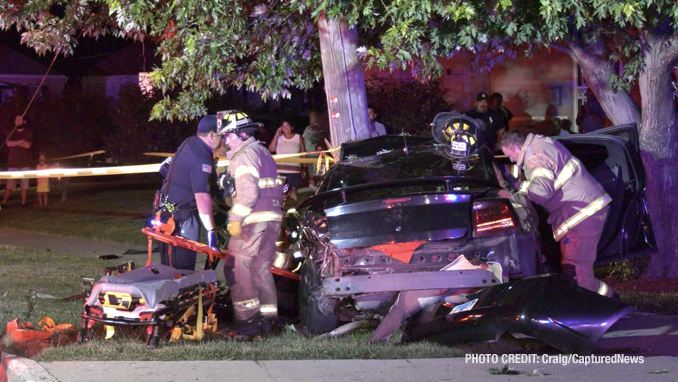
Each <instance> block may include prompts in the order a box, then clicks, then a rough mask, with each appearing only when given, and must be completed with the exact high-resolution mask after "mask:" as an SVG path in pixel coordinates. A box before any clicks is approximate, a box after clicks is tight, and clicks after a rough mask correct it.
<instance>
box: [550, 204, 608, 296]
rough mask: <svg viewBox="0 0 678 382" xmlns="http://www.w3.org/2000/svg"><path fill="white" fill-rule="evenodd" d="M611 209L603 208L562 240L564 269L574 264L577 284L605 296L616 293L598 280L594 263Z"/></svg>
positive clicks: (561, 249) (561, 248)
mask: <svg viewBox="0 0 678 382" xmlns="http://www.w3.org/2000/svg"><path fill="white" fill-rule="evenodd" d="M609 210H610V207H609V206H608V207H605V208H603V209H602V210H600V211H598V212H596V213H595V214H593V215H591V216H590V217H588V218H587V219H586V220H584V221H582V222H581V223H580V224H578V225H577V226H576V227H574V228H573V229H571V230H570V231H569V232H568V233H567V234H565V237H564V238H563V239H562V240H561V241H560V252H561V254H562V257H561V260H560V262H561V264H562V265H563V269H564V270H565V269H566V266H567V265H570V266H574V271H575V272H574V273H575V280H576V281H577V285H579V286H580V287H582V288H586V289H588V290H590V291H593V292H596V293H599V294H601V295H603V296H607V297H612V295H613V293H614V292H613V290H612V288H610V287H609V286H608V285H607V284H605V283H604V282H602V281H600V280H598V279H597V278H596V277H595V275H594V273H593V263H594V262H595V261H596V256H597V255H598V243H599V242H600V236H601V235H602V234H603V228H604V226H605V221H606V219H607V214H608V212H609ZM564 273H565V274H566V276H568V277H571V275H568V274H567V272H565V271H564Z"/></svg>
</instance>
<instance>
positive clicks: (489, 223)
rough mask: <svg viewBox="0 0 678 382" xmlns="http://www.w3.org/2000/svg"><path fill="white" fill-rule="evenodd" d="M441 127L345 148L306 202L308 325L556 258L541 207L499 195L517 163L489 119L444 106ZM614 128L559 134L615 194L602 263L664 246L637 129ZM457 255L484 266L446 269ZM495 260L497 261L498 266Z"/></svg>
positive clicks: (304, 310)
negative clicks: (486, 138) (501, 152)
mask: <svg viewBox="0 0 678 382" xmlns="http://www.w3.org/2000/svg"><path fill="white" fill-rule="evenodd" d="M432 132H433V136H434V138H435V139H434V138H422V137H409V136H382V137H377V138H372V139H366V140H362V141H357V142H352V143H347V144H344V145H342V149H341V154H340V157H341V160H340V161H339V162H338V163H337V164H336V165H335V166H334V167H332V168H331V169H330V170H329V171H328V172H327V174H326V175H325V177H324V178H323V181H322V183H321V185H320V187H319V189H318V191H317V192H316V194H315V195H314V196H312V197H311V198H309V199H307V200H306V201H305V202H304V203H302V204H301V205H300V206H299V207H298V208H297V214H298V217H299V232H300V235H301V240H299V241H298V242H297V243H295V244H294V246H295V247H296V250H298V251H299V252H300V253H301V254H303V256H304V257H305V261H304V262H303V265H302V268H301V280H300V286H299V303H300V315H301V321H302V323H303V324H304V326H305V327H306V329H307V330H308V331H309V332H311V333H313V334H320V333H325V332H329V331H331V330H333V329H335V328H337V327H338V326H339V325H340V323H341V322H345V321H352V320H360V319H363V318H365V317H374V315H375V314H376V315H377V316H378V315H383V314H385V313H386V312H387V311H388V308H389V307H390V306H391V304H392V303H393V301H394V297H395V296H396V295H397V293H398V292H400V291H406V290H407V291H412V290H447V291H455V290H458V291H479V290H482V289H483V288H488V287H494V286H500V285H504V286H506V285H507V284H506V283H510V282H512V281H513V280H520V279H525V278H531V277H533V276H536V275H539V274H542V273H544V272H545V271H546V270H547V269H545V268H544V267H545V264H548V261H547V260H548V259H549V258H556V259H558V258H559V256H560V255H559V253H557V251H558V248H557V246H555V245H553V244H554V242H553V238H552V237H550V238H549V237H547V236H548V235H546V234H543V232H546V233H549V232H550V229H549V228H548V227H547V226H546V227H545V226H544V224H545V223H542V224H541V226H540V219H539V214H540V211H539V210H538V209H536V208H535V206H533V205H532V203H531V202H530V201H529V200H528V199H526V198H524V197H522V198H521V197H520V196H519V195H520V194H519V195H518V196H517V197H514V198H512V199H511V200H509V199H506V198H501V197H499V196H498V192H499V190H501V189H502V188H503V187H506V182H505V180H504V178H503V177H502V175H501V173H502V171H503V170H504V168H505V166H504V165H505V164H509V163H508V161H507V159H506V158H501V157H499V158H495V156H494V154H493V153H492V152H491V151H490V150H489V149H487V148H485V147H483V145H482V134H483V131H482V125H479V124H478V122H477V121H476V120H473V119H470V118H468V117H465V116H461V115H460V114H458V113H442V114H441V115H439V116H438V117H436V120H435V121H434V123H433V124H432ZM605 133H607V134H585V135H573V136H571V137H569V138H567V139H563V140H562V141H561V142H562V143H563V144H565V146H566V147H567V148H568V149H569V150H570V151H571V152H572V153H573V154H574V155H576V156H577V157H578V158H579V159H580V160H581V161H582V163H583V164H584V165H585V166H586V167H587V169H589V171H590V172H591V173H592V174H593V175H594V176H595V177H596V178H597V179H598V180H599V181H600V182H601V184H602V185H603V187H604V188H605V189H606V191H607V192H608V193H609V194H610V195H611V196H612V198H613V207H612V211H614V213H611V214H610V217H609V218H608V223H607V225H606V229H605V232H604V234H603V238H602V239H601V241H600V246H599V257H598V258H599V261H601V262H609V261H615V260H618V259H622V258H625V257H628V256H631V255H633V254H638V253H643V252H644V251H647V250H652V249H654V247H655V245H654V238H653V236H652V230H651V227H650V224H649V218H648V214H647V209H646V207H645V200H644V189H645V175H644V171H643V168H642V165H641V162H640V157H639V155H638V143H637V138H636V137H637V133H636V131H635V128H634V126H626V127H620V128H610V129H605ZM477 140H479V141H480V142H478V141H477ZM540 232H542V234H540ZM460 257H463V258H465V259H466V260H468V261H469V262H470V263H472V264H474V265H479V266H480V267H479V268H474V269H469V270H454V271H448V272H438V271H440V270H443V269H445V268H446V267H447V266H449V265H450V264H452V263H453V262H455V261H456V260H458V259H459V258H460ZM488 263H494V264H499V265H500V266H501V272H500V274H497V272H496V271H495V272H492V271H491V270H490V269H489V268H488V267H486V266H485V265H486V264H488ZM555 263H557V260H555ZM504 289H506V288H504ZM508 289H509V290H510V289H511V288H508ZM509 293H510V291H509ZM491 296H494V294H491ZM514 300H515V299H514ZM486 302H487V301H486ZM487 303H488V304H490V303H491V302H487ZM479 306H482V304H480V305H479ZM448 313H449V312H448ZM448 313H446V315H448ZM441 330H443V329H441ZM415 332H416V331H411V330H410V331H409V336H410V338H416V337H417V335H416V333H415ZM429 334H430V333H429ZM421 336H423V335H420V337H421Z"/></svg>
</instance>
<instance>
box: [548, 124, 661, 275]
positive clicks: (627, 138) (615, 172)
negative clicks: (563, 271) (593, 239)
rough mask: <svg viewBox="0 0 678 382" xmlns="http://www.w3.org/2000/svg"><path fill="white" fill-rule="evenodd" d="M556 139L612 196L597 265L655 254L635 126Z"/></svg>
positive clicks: (643, 171)
mask: <svg viewBox="0 0 678 382" xmlns="http://www.w3.org/2000/svg"><path fill="white" fill-rule="evenodd" d="M553 138H555V139H557V140H558V141H559V142H560V143H562V144H563V145H564V146H565V147H566V148H567V149H568V150H569V151H570V152H571V153H572V154H573V155H574V156H576V157H577V158H579V160H580V161H581V162H582V163H583V164H584V166H585V167H586V169H587V170H588V171H589V172H590V173H591V175H593V177H594V178H596V179H597V180H598V182H600V184H601V185H602V186H603V188H605V191H607V193H608V194H609V195H610V196H611V197H612V203H611V204H610V213H609V215H608V217H607V222H606V224H605V229H604V230H603V235H602V236H601V239H600V243H599V244H598V258H597V261H596V263H597V264H603V263H608V262H611V261H618V260H622V259H625V258H628V257H633V256H637V255H641V254H644V253H647V252H649V251H652V252H656V251H657V245H656V241H655V238H654V233H653V231H652V225H651V223H650V216H649V214H648V211H647V206H646V202H645V187H646V180H645V169H644V168H643V163H642V161H641V158H640V149H639V144H638V130H637V127H636V124H635V123H634V124H628V125H620V126H613V127H608V128H605V129H601V130H596V131H595V132H591V133H588V134H572V135H566V136H559V137H553Z"/></svg>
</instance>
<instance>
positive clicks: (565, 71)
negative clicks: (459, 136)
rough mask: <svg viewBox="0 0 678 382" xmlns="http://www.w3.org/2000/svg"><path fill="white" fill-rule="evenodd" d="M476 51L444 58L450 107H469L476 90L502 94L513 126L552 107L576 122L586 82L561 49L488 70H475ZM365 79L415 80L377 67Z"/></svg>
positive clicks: (539, 118)
mask: <svg viewBox="0 0 678 382" xmlns="http://www.w3.org/2000/svg"><path fill="white" fill-rule="evenodd" d="M472 60H473V57H472V54H471V53H469V52H466V51H459V52H458V53H456V54H455V55H454V56H452V57H451V58H445V59H440V60H439V61H440V63H441V64H442V66H443V73H442V76H441V77H440V78H439V79H438V80H439V81H440V83H441V85H442V86H441V87H442V88H443V89H444V91H445V94H444V95H443V97H444V99H445V101H446V102H447V103H448V104H449V105H450V108H451V109H454V110H457V111H460V112H465V111H467V110H470V109H472V108H473V107H474V106H475V99H476V96H477V95H478V93H480V92H486V93H488V94H492V93H500V94H501V95H502V96H503V97H504V105H505V106H506V107H507V108H508V109H509V110H511V112H512V113H513V115H514V118H513V120H511V127H518V126H530V125H533V124H535V123H538V122H539V121H543V120H544V118H545V116H546V111H547V109H548V108H549V106H551V109H552V110H553V111H555V114H554V115H553V117H558V118H560V119H569V120H571V121H572V122H573V128H574V129H575V131H576V125H575V123H574V121H575V119H576V117H577V112H578V110H579V107H580V106H581V102H582V101H583V99H584V93H585V91H586V85H585V84H583V83H582V80H581V75H579V74H578V68H577V65H576V64H575V63H574V61H573V60H572V59H571V58H570V56H568V55H566V54H564V53H561V52H558V51H552V52H550V53H549V52H541V53H537V54H535V55H534V56H533V57H531V58H526V57H522V56H521V57H516V58H515V59H511V60H506V61H505V62H504V63H503V64H501V65H497V66H495V67H493V68H492V70H491V71H489V72H480V71H477V70H473V69H472V65H471V62H472ZM365 78H366V79H369V78H379V79H391V80H395V81H411V80H412V77H411V75H410V73H409V72H408V71H402V70H401V71H395V72H393V73H389V72H386V71H379V70H377V69H374V68H372V69H369V70H366V71H365Z"/></svg>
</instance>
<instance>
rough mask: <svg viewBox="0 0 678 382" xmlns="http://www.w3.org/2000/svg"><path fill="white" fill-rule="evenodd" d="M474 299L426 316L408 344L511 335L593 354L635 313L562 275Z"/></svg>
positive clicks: (414, 324) (411, 330) (410, 329)
mask: <svg viewBox="0 0 678 382" xmlns="http://www.w3.org/2000/svg"><path fill="white" fill-rule="evenodd" d="M468 298H469V300H470V301H471V303H469V304H472V308H471V309H469V310H465V311H455V310H454V308H452V307H446V306H442V305H437V306H436V308H437V309H427V310H425V311H423V312H422V313H420V314H419V315H418V316H417V317H415V318H414V319H413V320H412V321H411V322H410V323H409V325H408V326H407V328H406V329H405V330H404V332H403V337H402V340H403V342H411V341H417V340H422V339H426V340H428V341H432V342H438V343H442V344H446V345H459V344H463V343H471V342H483V341H494V340H497V339H499V337H500V336H501V335H502V334H504V333H506V332H508V333H511V334H522V335H526V336H529V337H533V338H535V339H537V340H539V341H541V342H543V343H545V344H547V345H549V346H551V347H553V348H555V349H558V350H560V351H562V352H564V353H574V354H590V353H591V351H592V350H593V348H594V346H595V345H596V343H597V342H598V340H599V339H600V338H601V337H602V335H603V334H604V333H605V332H606V331H607V330H608V329H609V328H610V327H611V326H612V324H614V323H615V322H616V321H617V320H618V319H619V318H621V317H623V316H625V315H627V314H629V313H631V312H633V311H635V309H634V308H631V307H629V306H626V305H624V304H623V303H621V302H620V301H616V300H613V299H610V298H607V297H603V296H601V295H599V294H597V293H594V292H591V291H589V290H586V289H584V288H581V287H578V286H576V285H573V284H572V283H571V282H570V281H569V280H567V279H566V278H565V277H563V276H562V275H556V274H547V275H541V276H535V277H529V278H524V279H521V280H516V281H511V282H509V283H505V284H501V285H497V286H493V287H489V288H486V289H484V290H482V291H480V292H479V293H477V294H475V295H469V296H468ZM476 299H477V300H476ZM473 301H475V302H473ZM457 310H459V308H457Z"/></svg>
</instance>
